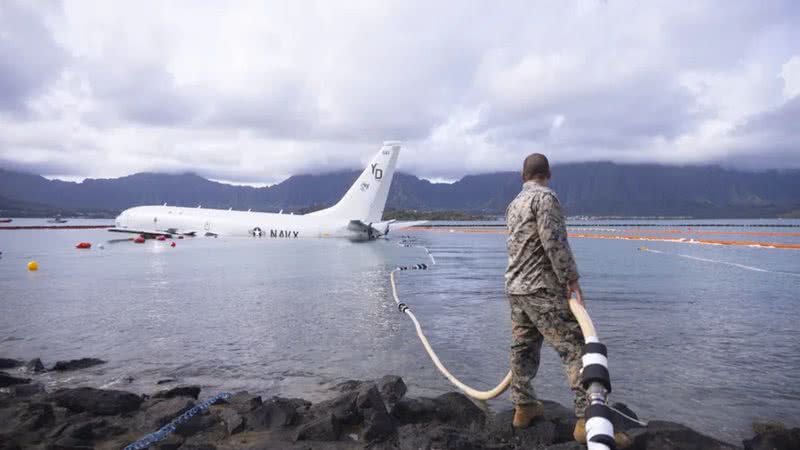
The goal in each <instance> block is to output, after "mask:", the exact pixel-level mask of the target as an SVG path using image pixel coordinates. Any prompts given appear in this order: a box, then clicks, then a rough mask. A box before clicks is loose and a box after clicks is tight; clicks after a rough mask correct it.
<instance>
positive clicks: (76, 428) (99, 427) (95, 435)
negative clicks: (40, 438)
mask: <svg viewBox="0 0 800 450" xmlns="http://www.w3.org/2000/svg"><path fill="white" fill-rule="evenodd" d="M126 431H127V430H126V429H125V428H123V427H121V426H119V425H117V424H114V423H111V422H109V421H108V420H106V419H102V418H93V419H89V420H87V421H84V422H78V423H75V424H72V425H70V426H69V427H67V428H66V429H65V430H64V431H63V432H62V435H64V436H67V437H70V438H74V439H78V440H80V441H84V442H96V441H103V440H107V439H110V438H112V437H114V436H118V435H120V434H122V433H125V432H126Z"/></svg>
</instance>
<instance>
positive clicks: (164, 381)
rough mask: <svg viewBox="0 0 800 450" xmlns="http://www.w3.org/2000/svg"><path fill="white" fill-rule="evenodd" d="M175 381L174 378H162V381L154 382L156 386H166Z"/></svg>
mask: <svg viewBox="0 0 800 450" xmlns="http://www.w3.org/2000/svg"><path fill="white" fill-rule="evenodd" d="M176 381H177V380H176V379H175V378H164V379H163V380H158V381H156V384H167V383H174V382H176Z"/></svg>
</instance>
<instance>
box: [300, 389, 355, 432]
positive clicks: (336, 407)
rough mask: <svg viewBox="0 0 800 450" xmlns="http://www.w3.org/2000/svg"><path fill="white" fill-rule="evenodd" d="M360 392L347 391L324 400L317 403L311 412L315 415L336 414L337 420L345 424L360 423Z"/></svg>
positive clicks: (323, 416)
mask: <svg viewBox="0 0 800 450" xmlns="http://www.w3.org/2000/svg"><path fill="white" fill-rule="evenodd" d="M358 395H359V393H358V392H357V391H351V392H346V393H344V394H341V395H339V396H338V397H335V398H333V399H332V400H326V401H324V402H320V403H317V404H315V405H313V406H312V407H311V410H310V413H311V414H312V415H313V416H314V417H322V418H326V417H330V416H335V417H336V419H337V422H339V423H341V424H344V425H358V424H359V423H360V422H361V420H362V416H361V414H360V413H359V411H358V407H357V406H356V400H357V399H358Z"/></svg>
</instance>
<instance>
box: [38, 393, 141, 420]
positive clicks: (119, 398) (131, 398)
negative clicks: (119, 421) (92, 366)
mask: <svg viewBox="0 0 800 450" xmlns="http://www.w3.org/2000/svg"><path fill="white" fill-rule="evenodd" d="M50 398H51V399H52V401H54V402H55V403H56V404H57V405H58V406H62V407H64V408H67V409H69V410H70V411H73V412H83V411H88V412H90V413H92V414H95V415H98V416H111V415H115V414H122V413H127V412H132V411H135V410H137V409H138V408H139V405H140V404H141V403H142V398H141V397H139V396H138V395H135V394H131V393H130V392H125V391H115V390H103V389H94V388H88V387H83V388H75V389H62V390H60V391H58V392H56V393H54V394H52V395H51V396H50Z"/></svg>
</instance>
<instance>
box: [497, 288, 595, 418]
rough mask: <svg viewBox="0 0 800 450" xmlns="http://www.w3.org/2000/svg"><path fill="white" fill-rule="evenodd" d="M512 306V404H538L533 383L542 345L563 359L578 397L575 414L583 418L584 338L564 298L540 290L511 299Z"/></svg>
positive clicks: (584, 407)
mask: <svg viewBox="0 0 800 450" xmlns="http://www.w3.org/2000/svg"><path fill="white" fill-rule="evenodd" d="M508 300H509V302H510V303H511V335H512V340H511V373H512V380H511V401H513V402H514V404H515V405H524V404H529V403H533V402H534V401H535V400H536V394H535V393H534V390H533V386H532V384H531V382H532V381H533V378H534V377H535V376H536V372H537V371H538V370H539V358H540V354H541V349H542V342H543V341H545V340H546V341H547V343H548V344H550V345H551V346H552V347H553V348H554V349H555V350H556V352H558V356H560V357H561V362H562V363H563V364H564V368H565V369H566V372H567V380H568V381H569V385H570V388H571V389H572V391H573V392H574V394H575V414H576V415H577V416H578V417H583V411H584V410H585V409H586V406H587V404H588V402H587V399H586V391H585V390H584V389H583V387H582V386H581V383H580V379H581V377H580V370H581V366H582V364H581V348H582V346H583V334H581V330H580V327H579V326H578V321H577V320H576V319H575V316H573V315H572V312H571V311H570V309H569V305H568V304H567V300H566V298H565V297H564V296H563V295H558V294H554V293H552V291H547V290H539V291H537V293H535V294H530V295H508Z"/></svg>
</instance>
